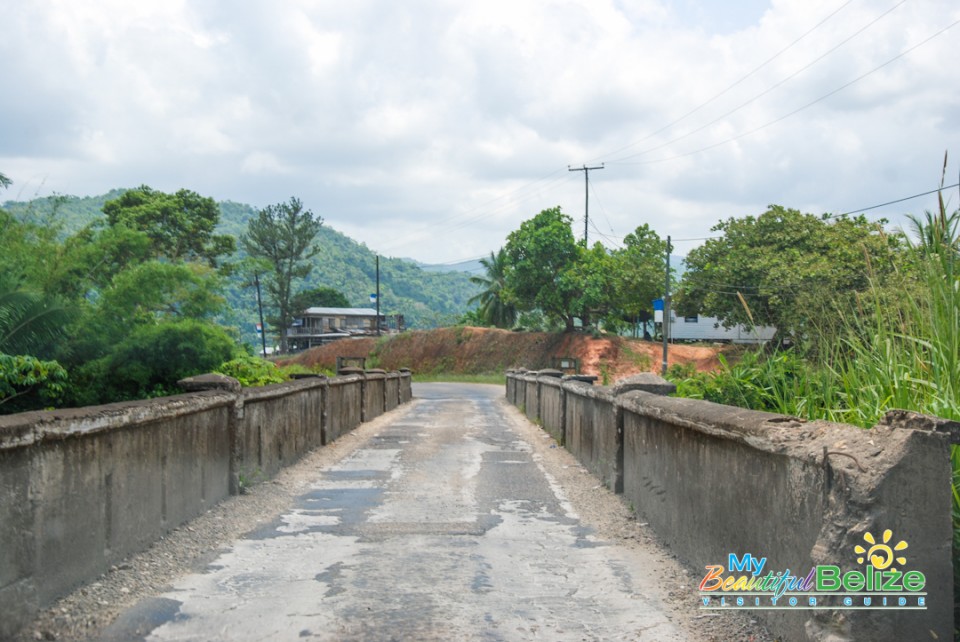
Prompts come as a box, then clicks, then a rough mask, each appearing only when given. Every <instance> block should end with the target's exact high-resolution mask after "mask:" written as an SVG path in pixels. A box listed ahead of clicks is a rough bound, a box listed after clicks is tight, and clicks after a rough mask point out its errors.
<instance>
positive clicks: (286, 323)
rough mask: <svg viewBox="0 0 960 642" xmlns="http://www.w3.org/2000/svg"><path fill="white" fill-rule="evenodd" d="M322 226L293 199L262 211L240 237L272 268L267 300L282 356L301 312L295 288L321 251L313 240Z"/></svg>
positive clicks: (321, 221)
mask: <svg viewBox="0 0 960 642" xmlns="http://www.w3.org/2000/svg"><path fill="white" fill-rule="evenodd" d="M322 225H323V219H321V218H320V217H317V216H314V214H313V212H311V211H310V210H309V209H304V207H303V203H302V202H300V200H299V199H297V198H296V197H291V198H290V200H289V201H287V202H284V203H277V204H276V205H268V206H267V207H265V208H263V209H262V210H260V212H258V214H257V216H256V217H254V218H252V219H250V221H249V222H248V223H247V231H246V232H245V233H244V234H243V235H242V236H241V237H240V243H241V245H243V249H245V250H246V251H247V254H249V255H250V256H251V257H252V258H254V259H262V260H263V261H264V262H265V264H266V265H267V266H269V271H268V275H267V278H266V289H267V299H268V301H270V303H271V304H272V305H271V307H272V309H273V310H274V313H273V314H272V315H270V316H269V317H267V320H268V321H269V322H270V323H271V324H272V325H273V327H274V328H276V329H277V331H278V334H279V337H280V352H283V353H285V352H287V329H288V328H290V325H291V324H292V323H293V319H294V316H295V315H296V314H297V313H298V312H300V311H302V308H301V309H298V308H297V307H294V303H295V301H294V297H295V294H296V289H297V287H298V286H299V284H300V282H301V281H302V280H303V278H304V277H306V276H307V275H308V274H310V271H311V270H312V269H313V264H312V263H311V261H310V259H312V258H313V257H315V256H316V255H317V253H318V252H320V248H319V247H317V246H316V245H314V238H315V237H316V236H317V232H319V231H320V227H321V226H322Z"/></svg>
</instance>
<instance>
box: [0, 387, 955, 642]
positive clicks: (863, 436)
mask: <svg viewBox="0 0 960 642" xmlns="http://www.w3.org/2000/svg"><path fill="white" fill-rule="evenodd" d="M556 374H557V373H551V372H545V373H526V372H514V373H510V375H509V376H508V383H507V387H506V391H504V390H503V389H502V388H499V387H490V386H476V385H473V386H471V385H454V384H424V385H421V386H416V388H414V387H413V386H411V385H410V377H409V373H379V372H367V373H357V374H354V375H351V376H346V377H338V378H336V379H332V380H308V381H301V382H297V383H293V384H284V385H281V386H277V387H271V388H269V389H263V390H257V391H250V390H247V391H239V390H237V389H236V387H234V386H233V385H232V383H231V382H229V381H222V380H214V381H212V382H211V381H209V380H206V381H200V382H194V385H196V386H197V387H199V388H210V387H212V388H213V389H212V390H205V391H200V392H195V393H192V394H191V395H185V396H183V397H179V398H171V399H168V400H159V401H151V402H139V403H136V404H120V405H115V406H107V407H102V408H98V409H83V410H81V411H71V412H61V413H35V414H32V415H31V416H25V415H20V416H15V418H3V419H0V484H2V485H0V488H2V492H3V494H2V495H0V510H2V511H3V520H2V521H0V541H2V543H3V546H2V548H0V563H2V566H0V607H2V608H0V612H3V613H4V616H5V617H4V618H3V620H2V621H0V622H5V624H4V623H0V638H8V637H9V638H16V637H18V636H20V637H22V638H23V639H30V638H31V637H33V636H34V635H35V634H36V633H37V632H38V631H37V629H35V628H34V627H31V626H30V623H31V620H32V618H33V617H34V616H35V615H37V614H38V613H41V612H42V611H43V609H45V608H46V607H48V606H49V605H51V604H54V603H55V600H56V599H57V598H59V597H61V596H62V595H64V594H66V593H68V592H69V591H70V590H73V589H75V588H76V587H78V586H82V585H83V584H84V583H87V582H90V581H93V580H96V579H98V577H99V576H100V574H101V573H103V572H104V571H108V570H109V569H110V568H111V567H112V568H114V569H116V568H117V564H122V563H123V562H122V560H125V559H127V558H129V556H130V555H136V554H137V551H140V550H143V549H145V548H148V547H149V546H150V544H151V542H153V541H154V540H156V539H157V538H158V537H160V536H162V535H163V534H165V533H168V532H169V531H170V530H172V529H174V528H176V527H178V526H180V525H181V524H183V523H184V522H185V521H186V520H187V519H189V518H190V517H192V516H194V515H202V514H203V513H205V512H206V511H207V510H209V508H210V507H211V506H212V505H213V504H215V503H216V502H218V501H220V500H221V499H223V498H224V497H227V496H228V495H230V493H231V492H233V493H239V492H241V490H243V488H245V487H247V485H248V484H250V483H253V482H256V481H260V480H263V479H267V478H270V477H272V476H273V475H275V474H277V473H278V472H279V471H281V469H284V468H286V467H288V466H291V465H292V464H294V462H296V461H298V460H300V459H301V458H302V457H303V456H304V454H305V453H307V452H308V451H310V450H311V449H316V448H317V447H318V446H323V445H324V444H332V443H336V444H339V447H340V448H341V449H342V451H343V452H342V453H340V454H339V455H338V458H337V459H335V460H333V461H330V462H328V463H327V464H325V465H322V466H316V467H312V468H310V467H307V468H305V467H304V464H306V463H309V462H310V461H311V460H310V458H309V457H308V458H307V459H305V460H303V461H302V462H301V463H300V464H296V465H295V467H293V468H290V469H289V470H294V469H295V470H296V471H297V473H296V474H297V475H298V479H299V480H300V485H299V486H298V488H299V492H297V493H294V494H293V495H292V496H291V497H292V501H290V502H289V503H287V504H285V505H278V506H276V507H275V511H273V514H272V515H271V516H270V519H269V520H268V521H267V522H265V523H264V524H262V525H261V526H260V527H258V528H256V529H254V530H252V531H251V532H249V533H248V534H247V535H245V536H244V537H242V538H240V539H238V540H236V541H233V542H231V543H229V544H228V545H227V546H226V547H224V548H223V549H222V550H220V551H219V552H217V553H216V554H215V555H212V556H210V557H209V558H208V559H206V564H205V565H204V566H203V567H202V568H199V569H197V570H196V571H195V572H193V573H188V574H185V575H182V576H179V577H177V578H176V579H174V580H173V581H172V582H171V583H170V585H169V586H167V587H166V588H165V589H164V590H163V591H161V592H159V593H155V594H153V595H148V596H142V597H140V596H131V597H130V599H129V600H128V603H129V606H128V607H126V608H125V609H124V610H123V612H122V613H121V614H120V616H119V617H118V618H117V619H116V621H114V622H113V623H112V624H111V625H109V626H108V627H106V628H99V626H98V627H95V628H93V629H90V630H88V631H87V633H86V635H87V637H86V639H106V640H264V639H291V640H292V639H317V640H394V639H397V640H407V639H409V640H441V639H442V640H451V639H490V640H536V639H544V640H583V639H588V640H607V639H609V640H621V639H622V640H642V639H652V640H694V639H697V640H700V639H715V640H727V639H754V640H762V639H773V637H774V636H776V637H780V639H785V640H792V639H797V640H801V639H804V640H806V639H823V640H826V639H832V640H842V639H862V640H867V639H870V640H875V639H900V640H902V639H948V638H949V636H951V635H952V573H951V570H950V567H949V564H950V537H951V530H950V520H949V510H950V508H949V506H950V498H949V474H950V467H949V459H948V456H949V450H948V444H949V436H947V435H946V434H944V433H945V431H949V429H950V428H951V426H950V424H949V423H947V422H942V421H940V422H937V421H935V420H929V419H924V418H919V417H903V416H901V417H899V418H896V419H897V420H898V421H899V423H897V421H895V420H894V419H891V422H890V424H891V425H888V426H880V427H877V428H875V429H874V430H873V431H861V430H858V429H853V428H852V427H849V426H837V425H833V424H819V423H809V424H807V423H801V422H798V421H796V420H791V419H789V418H784V417H779V416H776V415H766V414H763V413H751V412H748V411H743V410H738V409H732V408H726V407H723V406H715V405H713V404H704V403H703V402H687V401H684V400H676V399H671V398H665V397H662V396H661V395H659V394H657V393H662V392H665V390H664V389H663V387H662V384H663V382H657V381H651V380H645V379H643V378H641V380H639V381H633V382H626V383H624V384H622V385H620V386H618V387H613V388H600V387H592V386H589V385H586V384H584V383H582V382H576V381H563V380H561V379H560V378H558V377H556V376H555V375H556ZM414 392H415V393H416V394H415V395H414ZM511 406H513V407H511ZM524 414H525V415H526V417H524ZM17 417H18V418H17ZM908 424H909V425H908ZM348 434H349V437H345V435H348ZM338 438H340V441H337V439H338ZM346 441H353V442H355V443H351V444H349V446H350V447H349V448H347V447H344V443H345V442H346ZM558 445H560V446H565V448H563V447H559V448H558V447H557V446H558ZM284 474H286V473H284ZM614 492H617V493H621V494H622V498H621V497H617V496H616V495H614V494H613V493H614ZM631 511H635V514H632V512H631ZM888 531H889V532H890V533H892V534H893V536H894V537H895V538H896V539H895V540H890V541H889V548H890V549H891V551H892V549H893V547H894V546H895V545H896V544H897V543H899V542H907V543H908V547H907V548H906V549H902V550H900V551H898V552H897V554H896V555H898V556H901V557H903V558H904V562H902V563H900V562H896V563H893V565H891V564H887V565H886V566H882V565H883V563H884V562H885V561H886V560H884V559H880V558H879V557H878V558H877V563H876V564H875V565H874V566H878V567H880V566H882V568H881V570H884V569H886V570H887V572H888V573H889V572H890V570H891V569H894V570H895V569H897V568H899V569H900V571H901V574H902V575H906V574H907V573H909V572H910V571H914V573H915V574H916V573H920V574H921V576H922V578H923V586H922V587H920V588H921V589H922V590H920V589H917V588H916V587H915V585H914V584H910V586H908V587H907V588H904V587H903V586H902V584H903V583H902V582H901V585H897V587H895V588H891V587H893V584H891V585H890V586H888V587H887V588H888V589H889V590H887V591H886V592H882V591H880V590H864V588H865V587H864V586H858V585H857V584H856V576H849V577H848V576H847V575H843V578H845V581H846V580H850V579H852V580H853V583H852V584H851V583H850V582H847V583H846V584H843V585H842V586H840V587H839V589H838V590H833V591H823V590H817V589H816V587H809V586H801V582H800V580H802V579H806V577H805V576H806V575H807V573H806V571H807V570H810V569H814V568H821V567H822V568H826V569H828V570H827V571H825V573H826V580H829V579H830V577H829V569H830V568H832V567H833V566H836V567H837V568H838V570H839V571H842V572H843V573H844V574H846V573H849V572H850V571H851V570H853V571H854V572H857V570H856V569H858V568H863V567H864V565H863V564H860V565H858V563H857V561H856V560H855V559H853V558H855V557H856V556H857V549H856V547H857V546H859V545H860V544H862V543H865V542H866V544H864V547H863V548H864V551H866V550H867V549H871V550H870V551H869V552H866V557H867V558H868V559H869V558H871V556H876V555H878V554H880V553H882V552H883V550H881V548H877V547H883V546H885V545H886V544H887V540H886V539H884V537H885V534H886V533H887V532H888ZM867 534H871V536H873V537H875V540H876V542H875V544H874V547H873V548H871V544H870V543H869V540H868V539H864V538H865V536H866V535H867ZM661 544H663V545H665V547H663V546H661ZM861 557H863V555H861ZM677 558H679V560H682V562H685V563H686V565H685V566H684V565H682V564H681V562H680V561H678V559H677ZM761 560H762V561H761ZM738 565H739V568H738V567H737V566H738ZM717 567H720V568H722V571H717V570H716V568H717ZM798 568H802V569H803V573H801V572H799V571H797V569H798ZM711 569H713V570H711ZM788 569H793V570H792V571H790V570H788ZM791 573H792V574H793V575H795V576H799V577H797V579H796V581H794V582H793V583H792V584H791V585H789V586H783V588H784V590H785V591H786V592H785V593H783V594H782V595H781V596H778V597H782V599H783V601H782V602H780V603H779V604H771V598H772V596H774V595H776V591H775V588H774V587H773V581H774V580H776V579H777V578H778V577H783V576H784V575H786V576H790V575H791ZM711 574H712V575H711ZM767 576H769V577H770V578H772V579H770V580H768V581H767V582H766V585H764V586H760V585H759V584H756V582H758V581H759V580H762V579H763V578H764V577H767ZM727 577H730V578H731V582H730V583H729V585H727V586H722V582H723V580H724V579H726V578H727ZM735 577H736V578H739V577H742V578H744V582H745V581H746V579H747V578H750V577H756V578H758V580H755V584H756V586H754V588H755V589H756V590H754V591H749V592H748V591H744V590H742V589H743V588H744V587H742V586H741V587H735V586H734V582H733V581H732V580H733V578H735ZM912 577H913V578H914V579H916V576H915V575H914V576H912ZM784 584H785V582H780V584H779V585H784ZM714 585H716V587H714ZM711 588H718V589H722V590H718V591H716V593H721V592H725V593H726V595H725V596H724V598H723V600H721V599H720V598H719V597H716V596H715V594H714V592H712V591H711V590H709V589H711ZM872 588H874V587H872V586H871V589H872ZM877 588H878V589H879V588H880V587H877ZM910 588H912V589H913V590H908V589H910ZM701 589H705V590H701ZM727 589H729V590H727ZM801 589H807V590H801ZM827 593H831V594H830V595H827ZM812 594H814V595H812ZM867 596H868V597H869V598H870V606H871V607H872V608H867V609H865V608H864V606H865V605H864V602H863V600H864V598H865V597H867ZM744 597H747V598H748V601H747V602H746V603H745V604H740V605H738V604H737V603H736V600H737V598H740V599H742V598H744ZM791 597H793V598H794V599H795V600H796V601H795V602H794V604H792V605H791V604H790V599H791ZM811 597H814V598H815V599H817V600H819V604H817V608H810V606H811V605H810V601H809V600H810V599H811ZM883 598H888V599H890V604H889V605H888V606H887V607H886V608H876V606H877V605H879V604H880V601H881V600H882V599H883ZM754 599H756V600H758V601H757V602H756V604H753V605H751V603H750V601H749V600H754ZM848 599H852V600H853V602H851V603H850V604H849V605H846V604H845V603H844V600H848ZM899 599H906V600H907V602H906V604H905V606H907V607H909V609H904V608H895V607H898V605H899V602H898V600H899ZM761 602H762V603H761ZM774 606H779V607H780V608H779V609H777V608H772V607H774ZM921 606H922V608H920V607H921ZM741 607H743V608H741ZM751 607H752V608H751ZM853 607H857V608H853ZM54 608H56V607H54ZM757 620H760V621H761V622H762V623H764V624H766V625H767V627H768V628H769V633H768V632H767V631H765V630H763V629H762V628H760V627H759V626H758V625H755V623H756V622H757ZM48 621H49V618H48ZM752 623H754V624H752ZM4 627H5V628H4ZM68 630H69V631H73V632H76V629H75V628H74V629H69V627H67V628H66V629H65V632H66V631H68ZM40 634H41V636H42V635H43V632H42V631H40ZM768 636H769V637H768ZM78 639H84V638H83V637H80V638H78Z"/></svg>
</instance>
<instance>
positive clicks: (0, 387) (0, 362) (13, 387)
mask: <svg viewBox="0 0 960 642" xmlns="http://www.w3.org/2000/svg"><path fill="white" fill-rule="evenodd" d="M66 382H67V371H66V370H64V369H63V367H62V366H61V365H60V364H59V363H57V362H56V361H43V360H41V359H37V358H36V357H31V356H27V355H17V356H12V355H8V354H3V353H0V413H13V412H23V411H25V410H34V409H38V408H43V407H46V406H50V405H52V404H54V403H56V402H57V401H58V400H59V399H60V397H61V396H62V395H63V392H64V386H65V385H66Z"/></svg>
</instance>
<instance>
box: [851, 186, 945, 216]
mask: <svg viewBox="0 0 960 642" xmlns="http://www.w3.org/2000/svg"><path fill="white" fill-rule="evenodd" d="M954 187H960V183H954V184H953V185H946V186H944V187H939V188H937V189H932V190H930V191H929V192H923V193H922V194H914V195H913V196H905V197H904V198H898V199H897V200H895V201H887V202H886V203H880V204H879V205H871V206H870V207H861V208H858V209H855V210H850V211H849V212H843V213H841V214H835V215H834V216H848V215H849V214H857V213H859V212H869V211H870V210H875V209H879V208H881V207H886V206H887V205H896V204H897V203H903V202H904V201H911V200H913V199H915V198H920V197H921V196H930V195H931V194H936V193H937V192H941V191H943V190H945V189H953V188H954Z"/></svg>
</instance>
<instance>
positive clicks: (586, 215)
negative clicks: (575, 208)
mask: <svg viewBox="0 0 960 642" xmlns="http://www.w3.org/2000/svg"><path fill="white" fill-rule="evenodd" d="M596 169H603V163H600V166H599V167H587V166H586V165H584V166H583V167H570V166H569V165H568V166H567V171H568V172H583V192H584V195H585V196H584V198H585V199H586V200H585V201H584V206H583V245H584V247H586V246H587V245H589V243H588V242H587V225H588V223H589V222H590V172H591V171H592V170H596Z"/></svg>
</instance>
